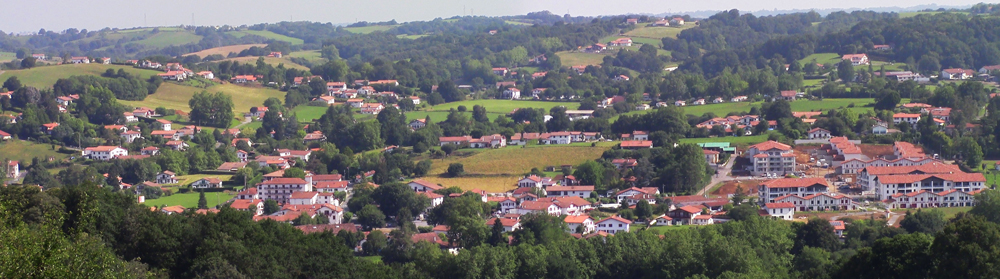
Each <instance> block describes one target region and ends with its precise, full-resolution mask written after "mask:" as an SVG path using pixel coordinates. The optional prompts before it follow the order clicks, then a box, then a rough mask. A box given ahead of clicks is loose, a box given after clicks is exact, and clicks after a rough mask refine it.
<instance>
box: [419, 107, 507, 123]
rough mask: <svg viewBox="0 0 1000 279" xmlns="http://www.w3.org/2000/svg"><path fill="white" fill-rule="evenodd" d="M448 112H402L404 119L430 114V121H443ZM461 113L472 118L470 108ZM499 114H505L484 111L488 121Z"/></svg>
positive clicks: (424, 116) (420, 117) (425, 116)
mask: <svg viewBox="0 0 1000 279" xmlns="http://www.w3.org/2000/svg"><path fill="white" fill-rule="evenodd" d="M448 113H449V112H447V111H407V112H404V113H403V114H404V115H406V120H414V119H425V118H427V117H428V116H430V117H431V121H434V122H441V121H444V120H445V119H448ZM462 114H465V116H466V117H468V118H469V119H472V111H471V110H470V111H467V112H463V113H462ZM501 115H506V113H496V112H486V117H489V118H490V121H493V120H495V119H497V117H499V116H501Z"/></svg>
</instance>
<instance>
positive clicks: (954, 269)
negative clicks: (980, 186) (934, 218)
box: [930, 216, 1000, 278]
mask: <svg viewBox="0 0 1000 279" xmlns="http://www.w3.org/2000/svg"><path fill="white" fill-rule="evenodd" d="M956 219H957V220H955V221H952V222H951V223H950V224H948V226H945V228H944V230H943V231H941V233H939V234H937V235H936V236H935V237H934V244H932V245H931V255H934V258H935V260H936V263H937V265H936V266H935V267H936V268H935V269H934V271H933V272H932V276H930V277H936V278H944V277H954V278H1000V269H997V268H995V267H996V266H1000V249H996V245H997V243H1000V228H998V226H997V224H996V223H992V222H988V221H987V220H986V219H984V218H981V217H978V216H960V217H958V218H956Z"/></svg>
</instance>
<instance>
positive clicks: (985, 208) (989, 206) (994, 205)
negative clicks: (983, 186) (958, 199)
mask: <svg viewBox="0 0 1000 279" xmlns="http://www.w3.org/2000/svg"><path fill="white" fill-rule="evenodd" d="M975 198H976V205H975V206H973V207H972V210H969V214H972V215H977V216H980V217H983V218H986V220H987V221H990V222H993V223H1000V191H996V190H985V191H982V192H979V194H976V196H975Z"/></svg>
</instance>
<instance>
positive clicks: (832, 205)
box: [765, 193, 858, 211]
mask: <svg viewBox="0 0 1000 279" xmlns="http://www.w3.org/2000/svg"><path fill="white" fill-rule="evenodd" d="M774 201H775V202H776V203H791V204H792V205H794V206H795V208H796V210H797V211H826V210H857V209H858V203H856V202H854V201H853V200H851V198H850V197H848V196H844V195H840V194H830V193H817V194H812V195H807V196H798V195H792V194H789V195H785V196H781V197H778V198H776V199H774ZM765 205H766V204H765Z"/></svg>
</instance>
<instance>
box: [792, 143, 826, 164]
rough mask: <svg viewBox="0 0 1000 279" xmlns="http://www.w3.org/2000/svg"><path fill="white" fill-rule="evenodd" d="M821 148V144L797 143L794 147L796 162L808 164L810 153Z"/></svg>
mask: <svg viewBox="0 0 1000 279" xmlns="http://www.w3.org/2000/svg"><path fill="white" fill-rule="evenodd" d="M819 148H820V146H819V145H796V146H795V148H794V149H793V152H795V163H798V164H808V163H809V153H810V152H812V151H813V150H816V149H819Z"/></svg>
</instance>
